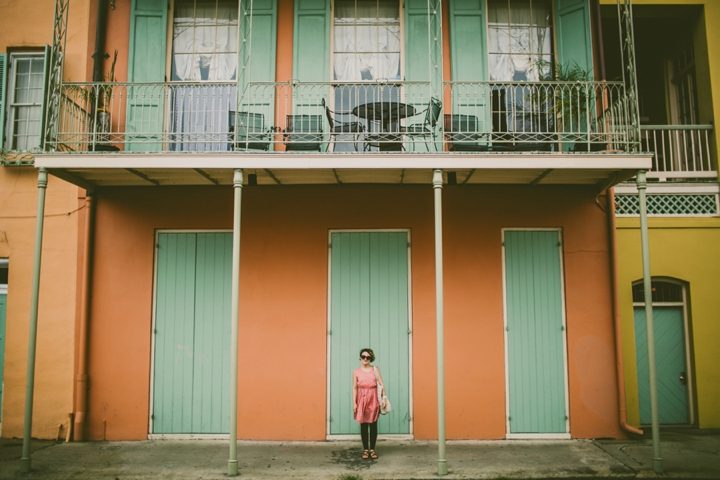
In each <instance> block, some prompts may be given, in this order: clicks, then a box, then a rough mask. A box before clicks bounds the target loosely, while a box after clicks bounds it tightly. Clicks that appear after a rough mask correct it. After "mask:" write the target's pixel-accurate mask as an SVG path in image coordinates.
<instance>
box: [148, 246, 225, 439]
mask: <svg viewBox="0 0 720 480" xmlns="http://www.w3.org/2000/svg"><path fill="white" fill-rule="evenodd" d="M231 256H232V234H230V233H202V234H201V233H168V234H160V235H158V248H157V280H156V292H155V302H156V303H155V305H156V306H155V368H154V379H153V382H154V386H153V433H227V432H228V431H229V418H230V415H229V410H228V407H229V399H230V396H229V384H228V381H227V379H228V378H229V375H230V373H229V370H228V369H229V365H230V300H231V299H230V296H231V293H232V290H231V288H230V282H231V271H230V269H231V265H232V261H231Z"/></svg>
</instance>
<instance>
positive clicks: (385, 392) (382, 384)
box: [375, 367, 387, 403]
mask: <svg viewBox="0 0 720 480" xmlns="http://www.w3.org/2000/svg"><path fill="white" fill-rule="evenodd" d="M375 368H377V375H378V383H379V384H380V386H381V387H383V403H385V397H387V389H386V388H385V384H384V383H383V379H382V374H381V373H380V367H375Z"/></svg>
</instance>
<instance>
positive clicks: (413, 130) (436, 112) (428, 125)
mask: <svg viewBox="0 0 720 480" xmlns="http://www.w3.org/2000/svg"><path fill="white" fill-rule="evenodd" d="M440 112H442V102H441V101H440V100H438V99H437V98H435V97H432V98H431V99H430V104H429V105H428V108H426V109H425V110H423V111H422V112H420V113H418V115H421V114H423V113H424V114H425V119H424V120H423V123H415V124H412V125H408V126H407V127H401V128H400V131H401V132H402V133H404V134H405V135H407V136H409V137H410V138H411V139H412V141H413V142H414V141H415V138H418V137H428V136H429V137H432V138H433V140H434V139H435V126H436V125H437V123H438V121H439V120H440ZM425 146H426V147H427V149H428V151H430V146H429V145H428V144H427V142H425Z"/></svg>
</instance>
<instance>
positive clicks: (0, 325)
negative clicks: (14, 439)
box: [0, 293, 7, 421]
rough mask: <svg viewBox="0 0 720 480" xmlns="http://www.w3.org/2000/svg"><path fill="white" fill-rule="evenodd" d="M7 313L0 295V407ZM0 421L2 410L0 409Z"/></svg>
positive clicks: (0, 402) (5, 305)
mask: <svg viewBox="0 0 720 480" xmlns="http://www.w3.org/2000/svg"><path fill="white" fill-rule="evenodd" d="M6 311H7V295H5V294H4V293H3V294H0V405H2V399H3V371H4V368H5V312H6ZM0 421H2V408H0Z"/></svg>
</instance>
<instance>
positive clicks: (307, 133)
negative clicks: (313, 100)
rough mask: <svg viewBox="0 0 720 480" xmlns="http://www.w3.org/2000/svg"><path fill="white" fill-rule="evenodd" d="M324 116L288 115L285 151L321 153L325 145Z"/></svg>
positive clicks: (284, 139)
mask: <svg viewBox="0 0 720 480" xmlns="http://www.w3.org/2000/svg"><path fill="white" fill-rule="evenodd" d="M322 123H323V121H322V115H288V116H287V123H286V124H285V125H286V126H285V131H284V135H283V141H284V142H285V150H287V151H288V152H291V151H301V152H311V151H317V152H319V151H320V150H321V148H322V143H323V130H322Z"/></svg>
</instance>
